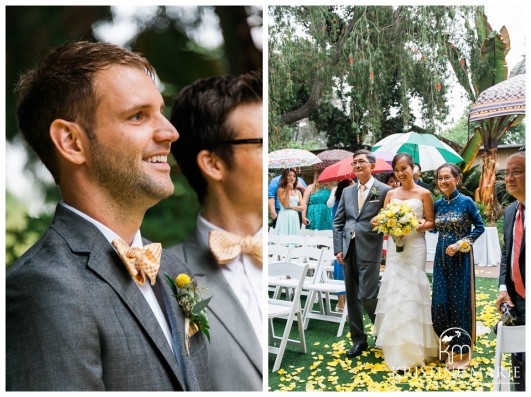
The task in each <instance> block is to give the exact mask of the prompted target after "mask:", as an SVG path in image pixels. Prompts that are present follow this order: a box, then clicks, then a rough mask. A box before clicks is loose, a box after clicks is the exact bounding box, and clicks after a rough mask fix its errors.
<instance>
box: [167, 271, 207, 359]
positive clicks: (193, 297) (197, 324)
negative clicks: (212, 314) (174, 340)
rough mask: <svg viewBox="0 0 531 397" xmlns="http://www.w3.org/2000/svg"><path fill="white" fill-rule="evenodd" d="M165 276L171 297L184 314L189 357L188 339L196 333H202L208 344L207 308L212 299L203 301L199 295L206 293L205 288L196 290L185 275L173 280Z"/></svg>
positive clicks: (194, 284) (190, 279) (195, 286)
mask: <svg viewBox="0 0 531 397" xmlns="http://www.w3.org/2000/svg"><path fill="white" fill-rule="evenodd" d="M165 276H166V280H167V281H168V283H169V284H170V287H171V290H172V291H173V296H174V297H175V299H176V300H177V303H178V304H179V307H180V308H181V310H182V311H183V313H184V336H185V346H186V354H187V355H190V338H191V337H192V336H194V335H195V334H196V333H197V332H199V331H201V332H203V333H204V334H205V336H206V337H207V339H208V341H209V342H210V332H209V329H210V322H209V321H208V317H207V306H208V303H209V302H210V299H212V297H209V298H207V299H203V298H202V296H201V294H202V293H203V292H205V291H206V288H204V287H201V288H198V287H197V284H196V283H195V280H194V279H193V278H191V277H190V276H189V275H187V274H184V273H181V274H179V275H178V276H177V277H176V278H175V279H173V278H171V277H170V276H168V275H167V274H165Z"/></svg>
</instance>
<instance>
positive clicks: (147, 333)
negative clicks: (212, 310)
mask: <svg viewBox="0 0 531 397" xmlns="http://www.w3.org/2000/svg"><path fill="white" fill-rule="evenodd" d="M184 272H188V269H187V268H186V266H185V265H184V264H183V263H182V262H181V261H179V260H178V259H177V258H175V257H172V256H170V255H168V252H167V251H163V254H162V259H161V268H160V272H159V276H157V283H156V284H155V286H153V289H154V292H155V294H156V295H157V296H158V297H159V302H166V303H165V304H164V303H161V307H162V309H163V311H166V313H165V314H166V316H167V319H168V323H169V324H170V326H171V328H172V335H173V342H174V348H175V350H176V353H177V355H178V356H179V361H180V364H178V363H177V359H176V355H174V353H173V352H172V350H171V348H170V345H169V343H168V341H167V339H166V337H165V336H164V334H163V332H162V329H161V327H160V325H159V323H158V322H157V320H156V318H155V316H154V314H153V312H152V310H151V308H150V307H149V305H148V303H147V302H146V300H145V298H144V296H143V295H142V292H141V291H140V289H139V288H138V286H137V285H136V283H135V282H134V281H133V279H132V278H131V276H130V275H129V274H128V272H127V270H126V269H125V267H124V265H123V264H122V262H121V261H120V259H119V257H118V255H117V254H116V252H115V251H114V249H113V248H112V246H111V245H110V244H109V242H108V241H107V240H106V239H105V237H104V236H103V235H102V234H101V232H100V231H99V230H98V229H97V228H96V227H95V226H94V225H92V224H91V223H90V222H88V221H86V220H85V219H83V218H82V217H80V216H78V215H77V214H74V213H73V212H72V211H70V210H68V209H66V208H65V207H63V206H61V205H59V206H58V207H57V210H56V213H55V217H54V220H53V223H52V225H51V226H50V228H49V229H48V230H47V232H46V233H45V234H44V236H43V237H42V238H41V239H40V240H39V241H38V242H37V243H36V244H35V245H34V246H33V247H32V248H30V249H29V250H28V252H26V253H25V254H24V255H23V256H22V257H21V258H20V259H19V260H18V261H16V262H15V263H14V264H13V265H12V266H11V267H10V268H9V271H8V272H7V279H6V306H7V316H6V351H7V354H6V367H7V368H6V385H7V390H97V391H99V390H146V391H149V390H183V389H184V390H204V389H206V390H208V389H209V387H210V385H209V381H208V378H207V368H206V362H207V352H206V341H205V338H204V335H202V334H199V333H198V334H196V336H194V337H192V338H191V345H190V356H186V355H185V354H186V352H185V349H184V342H183V341H184V335H183V334H184V317H183V313H182V311H181V310H180V308H179V307H178V305H177V302H176V301H175V299H174V298H173V297H172V296H171V289H170V288H169V286H168V283H167V282H166V280H165V279H164V274H165V273H167V274H168V275H171V276H175V275H177V274H179V273H184ZM168 312H169V313H168ZM179 352H180V354H179Z"/></svg>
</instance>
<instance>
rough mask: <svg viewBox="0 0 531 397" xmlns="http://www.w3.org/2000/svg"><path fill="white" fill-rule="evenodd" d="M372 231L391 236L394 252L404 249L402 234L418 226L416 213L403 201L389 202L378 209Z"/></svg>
mask: <svg viewBox="0 0 531 397" xmlns="http://www.w3.org/2000/svg"><path fill="white" fill-rule="evenodd" d="M376 221H377V224H376V226H375V227H374V229H373V230H374V231H377V232H378V233H385V234H388V235H390V236H391V238H392V239H393V241H394V242H395V245H396V252H402V251H404V236H407V235H408V234H409V233H411V232H412V231H414V230H417V228H418V227H419V221H418V220H417V215H416V214H415V212H414V211H413V210H412V209H411V207H410V206H409V205H407V204H406V203H405V202H401V203H397V202H394V203H393V202H391V203H389V204H387V205H386V206H385V207H384V208H382V209H381V210H380V212H379V213H378V215H377V216H376Z"/></svg>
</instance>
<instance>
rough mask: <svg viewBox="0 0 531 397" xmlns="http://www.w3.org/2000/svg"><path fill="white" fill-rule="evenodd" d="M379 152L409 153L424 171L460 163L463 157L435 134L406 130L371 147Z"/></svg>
mask: <svg viewBox="0 0 531 397" xmlns="http://www.w3.org/2000/svg"><path fill="white" fill-rule="evenodd" d="M371 150H372V151H373V152H375V154H376V153H377V152H392V153H409V154H410V155H411V156H412V157H413V161H414V162H415V163H417V164H419V165H420V167H421V168H422V171H431V170H436V169H437V168H439V166H440V165H442V164H444V163H454V164H457V163H460V162H461V161H463V158H462V157H461V156H460V155H459V154H457V152H456V151H455V150H454V149H452V148H451V147H450V146H448V145H447V144H446V143H444V142H441V141H440V140H439V139H437V137H435V135H432V134H418V133H416V132H406V133H400V134H392V135H389V136H387V137H385V138H384V139H382V140H381V141H379V142H377V143H376V144H375V145H374V146H373V147H372V149H371Z"/></svg>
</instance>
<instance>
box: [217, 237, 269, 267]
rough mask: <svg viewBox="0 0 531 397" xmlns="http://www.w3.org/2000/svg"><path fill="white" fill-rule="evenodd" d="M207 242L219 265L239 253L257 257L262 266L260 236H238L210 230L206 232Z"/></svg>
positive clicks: (229, 260)
mask: <svg viewBox="0 0 531 397" xmlns="http://www.w3.org/2000/svg"><path fill="white" fill-rule="evenodd" d="M208 244H209V245H210V250H211V251H212V254H213V255H214V257H215V258H216V260H217V261H218V263H219V264H220V265H225V264H227V263H229V262H231V261H232V260H233V259H234V258H236V257H237V256H238V255H240V254H247V255H252V256H254V257H255V258H256V259H258V261H259V262H260V266H262V238H261V237H251V236H247V237H240V236H238V235H236V234H233V233H229V232H225V231H221V230H212V231H210V233H209V234H208Z"/></svg>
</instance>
